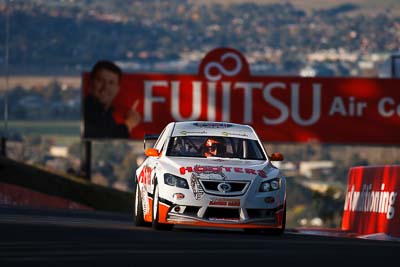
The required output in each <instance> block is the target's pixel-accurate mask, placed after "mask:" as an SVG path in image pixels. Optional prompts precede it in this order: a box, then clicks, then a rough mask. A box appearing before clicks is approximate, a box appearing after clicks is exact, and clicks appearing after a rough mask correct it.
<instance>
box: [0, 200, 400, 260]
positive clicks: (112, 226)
mask: <svg viewBox="0 0 400 267" xmlns="http://www.w3.org/2000/svg"><path fill="white" fill-rule="evenodd" d="M399 259H400V242H395V241H379V240H368V239H360V238H349V237H332V236H317V235H304V234H299V233H295V232H294V231H291V230H290V229H288V230H287V231H286V232H285V233H284V234H283V235H282V236H268V235H265V234H249V233H245V232H243V231H241V230H216V229H204V228H203V229H198V228H183V227H180V228H179V227H177V228H175V229H173V230H172V231H168V232H164V231H154V230H153V229H151V228H147V227H135V226H133V223H132V220H131V217H130V216H129V215H125V214H112V213H100V212H81V211H62V210H44V209H28V208H20V207H19V208H16V207H13V208H11V207H0V267H3V266H72V267H75V266H112V267H116V266H185V267H186V266H242V267H243V266H244V267H250V266H398V262H399Z"/></svg>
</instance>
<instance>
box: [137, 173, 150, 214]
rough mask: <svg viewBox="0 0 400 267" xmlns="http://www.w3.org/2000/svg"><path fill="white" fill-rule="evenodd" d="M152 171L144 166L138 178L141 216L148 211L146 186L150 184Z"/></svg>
mask: <svg viewBox="0 0 400 267" xmlns="http://www.w3.org/2000/svg"><path fill="white" fill-rule="evenodd" d="M152 170H153V169H152V168H151V167H149V166H144V167H143V169H142V171H141V172H140V175H139V177H138V182H139V188H140V197H141V198H142V206H143V214H145V215H146V214H147V213H148V212H149V211H150V205H149V194H148V191H147V186H146V185H150V184H151V173H152Z"/></svg>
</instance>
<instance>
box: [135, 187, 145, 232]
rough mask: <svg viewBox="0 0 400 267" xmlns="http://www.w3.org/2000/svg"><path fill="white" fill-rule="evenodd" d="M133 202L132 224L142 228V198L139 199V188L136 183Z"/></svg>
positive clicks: (143, 223) (143, 222)
mask: <svg viewBox="0 0 400 267" xmlns="http://www.w3.org/2000/svg"><path fill="white" fill-rule="evenodd" d="M133 202H134V203H133V223H134V224H135V225H136V226H144V225H145V221H144V219H143V205H142V198H141V197H140V188H139V183H138V182H136V187H135V193H134V199H133Z"/></svg>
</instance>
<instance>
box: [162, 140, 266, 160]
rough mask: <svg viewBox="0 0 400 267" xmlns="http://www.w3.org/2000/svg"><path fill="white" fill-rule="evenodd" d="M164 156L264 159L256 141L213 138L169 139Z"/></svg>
mask: <svg viewBox="0 0 400 267" xmlns="http://www.w3.org/2000/svg"><path fill="white" fill-rule="evenodd" d="M166 155H167V156H172V157H194V158H205V157H209V156H211V157H221V158H238V159H248V160H265V159H266V157H265V155H264V152H263V150H262V149H261V147H260V145H259V143H258V142H257V141H256V140H251V139H243V138H234V137H213V136H174V137H171V139H170V140H169V144H168V149H167V153H166Z"/></svg>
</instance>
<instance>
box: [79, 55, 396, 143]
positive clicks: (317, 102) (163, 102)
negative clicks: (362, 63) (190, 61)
mask: <svg viewBox="0 0 400 267" xmlns="http://www.w3.org/2000/svg"><path fill="white" fill-rule="evenodd" d="M83 79H84V80H83V92H84V95H87V93H88V91H89V76H88V74H84V75H83ZM132 112H134V113H136V118H139V122H137V123H136V125H134V127H132V128H131V129H130V130H129V136H128V137H127V138H130V139H133V140H142V139H143V136H144V134H145V133H159V132H160V131H161V130H162V129H163V127H164V126H165V125H166V124H167V123H169V122H171V121H186V120H201V121H215V120H216V121H226V122H235V123H243V124H249V125H251V126H253V127H254V128H255V130H256V131H257V133H258V134H259V136H260V138H261V139H262V140H263V141H266V142H321V143H340V144H400V80H399V79H387V78H385V79H380V78H304V77H280V76H253V75H251V73H250V68H249V64H248V63H247V61H246V59H245V57H244V56H243V55H242V54H241V53H240V52H239V51H237V50H235V49H232V48H217V49H214V50H212V51H210V52H209V53H208V54H207V55H206V56H205V57H204V59H203V60H202V62H201V64H200V66H199V72H198V74H196V75H190V74H153V73H151V74H146V73H125V74H123V76H122V80H121V83H120V90H119V92H118V94H117V95H116V97H115V98H114V99H113V102H112V116H113V118H114V119H115V121H116V122H117V123H118V124H121V125H123V124H126V123H127V114H132ZM83 119H84V120H85V117H84V118H83ZM131 126H132V124H131ZM84 132H85V131H84ZM84 137H86V138H91V136H87V135H86V136H85V134H84ZM106 138H113V137H112V136H110V137H106Z"/></svg>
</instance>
